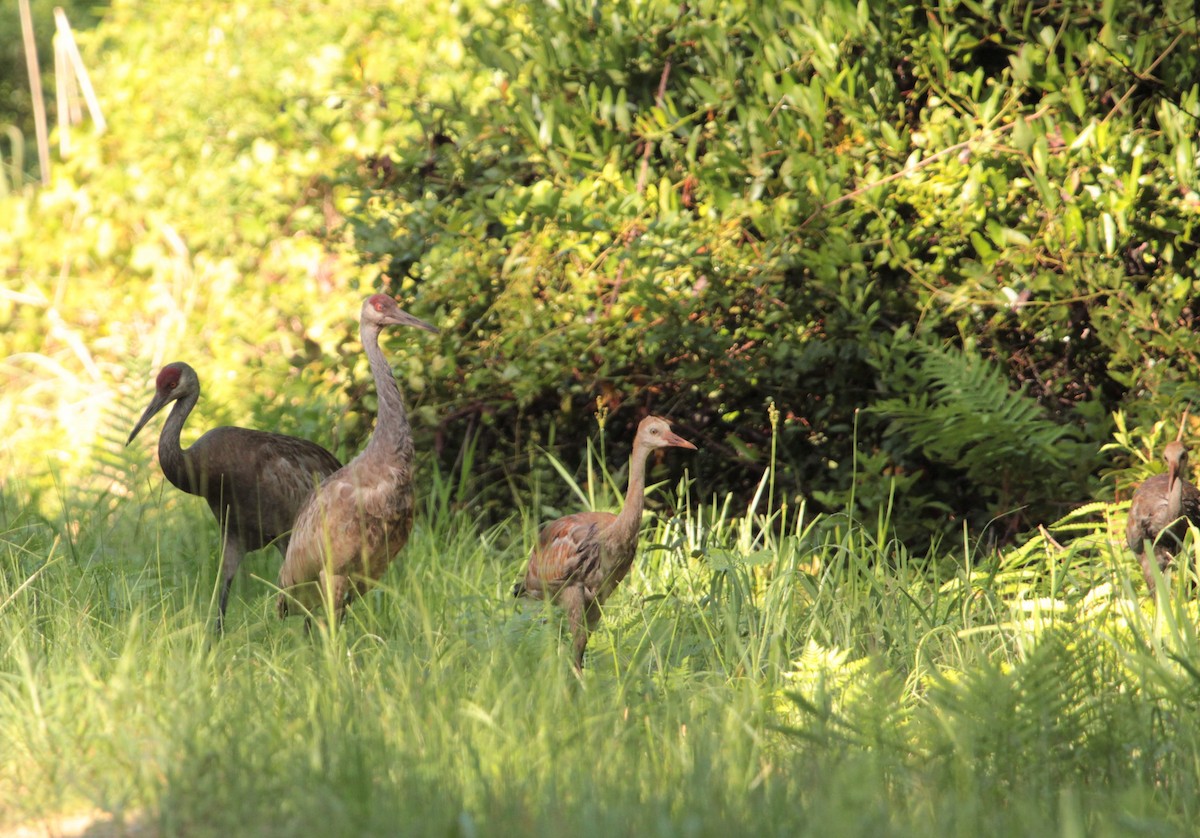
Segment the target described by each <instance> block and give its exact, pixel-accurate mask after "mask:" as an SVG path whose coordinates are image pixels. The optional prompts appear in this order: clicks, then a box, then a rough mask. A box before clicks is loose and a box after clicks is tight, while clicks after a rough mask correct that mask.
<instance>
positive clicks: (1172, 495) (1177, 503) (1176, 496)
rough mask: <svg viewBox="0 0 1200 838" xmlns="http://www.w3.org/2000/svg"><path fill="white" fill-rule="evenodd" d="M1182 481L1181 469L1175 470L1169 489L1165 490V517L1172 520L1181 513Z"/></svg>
mask: <svg viewBox="0 0 1200 838" xmlns="http://www.w3.org/2000/svg"><path fill="white" fill-rule="evenodd" d="M1183 481H1184V476H1183V473H1182V469H1181V470H1180V471H1176V472H1175V479H1174V480H1172V481H1171V486H1170V489H1169V490H1168V492H1167V518H1168V519H1170V520H1174V519H1175V518H1178V517H1179V516H1180V515H1181V514H1182V513H1183Z"/></svg>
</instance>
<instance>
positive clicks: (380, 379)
mask: <svg viewBox="0 0 1200 838" xmlns="http://www.w3.org/2000/svg"><path fill="white" fill-rule="evenodd" d="M359 334H360V336H361V337H362V344H363V349H365V350H366V353H367V361H368V362H369V363H370V365H371V376H372V377H373V378H374V379H375V393H376V397H377V399H378V402H379V410H378V413H377V415H376V417H375V431H374V433H372V434H371V441H370V442H368V443H367V450H383V451H388V452H392V453H394V454H395V455H397V456H399V457H400V458H401V459H402V460H404V461H405V462H408V461H410V460H412V456H413V442H412V432H411V429H410V428H409V424H408V411H407V410H406V409H405V407H404V397H403V396H402V395H400V387H399V386H398V385H397V384H396V377H395V375H393V374H392V366H391V364H389V363H388V360H387V358H385V357H384V355H383V350H382V349H380V348H379V327H378V326H372V325H369V324H363V325H362V327H361V328H360V330H359Z"/></svg>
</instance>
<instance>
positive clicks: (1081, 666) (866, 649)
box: [0, 447, 1200, 835]
mask: <svg viewBox="0 0 1200 838" xmlns="http://www.w3.org/2000/svg"><path fill="white" fill-rule="evenodd" d="M600 452H601V449H600V448H599V447H597V449H596V450H595V452H593V454H592V456H590V457H589V461H588V463H586V464H585V466H584V467H583V468H582V469H581V472H582V474H583V475H584V476H583V478H582V479H581V481H580V484H579V485H578V486H577V488H578V490H579V492H580V495H581V497H586V498H588V499H589V502H591V503H595V504H596V505H599V506H602V507H603V506H609V507H611V506H613V505H615V504H616V503H617V502H618V497H619V494H620V492H621V489H622V488H623V479H624V475H623V472H622V471H621V470H619V469H618V470H613V471H610V470H608V469H607V467H606V465H605V460H604V458H603V457H602V456H601V453H600ZM131 456H133V455H131ZM116 465H117V464H115V463H114V464H111V465H110V466H108V467H107V472H105V473H108V474H109V480H110V482H108V483H106V484H105V485H106V486H107V491H106V492H103V493H99V494H97V493H91V494H88V493H82V492H79V491H70V490H68V489H66V488H63V489H62V492H61V495H60V497H59V499H58V501H59V502H58V506H59V507H60V508H61V509H62V510H63V511H62V512H61V514H60V515H59V516H58V517H54V516H48V517H41V516H39V515H38V514H37V513H35V512H34V511H33V510H34V509H35V508H36V507H35V506H32V505H29V504H25V503H22V502H20V501H18V500H17V499H18V498H22V497H23V495H22V487H21V486H20V485H19V484H13V483H10V484H9V485H8V486H7V487H6V490H5V492H4V493H3V494H0V568H2V570H0V742H2V743H3V747H2V748H0V826H11V825H14V824H22V823H28V822H30V821H41V820H46V819H53V818H55V817H58V816H60V815H63V814H66V813H72V812H77V811H95V810H99V811H100V812H101V813H104V814H103V815H102V816H103V817H112V818H115V819H117V820H118V821H119V822H120V823H123V824H125V825H127V826H133V825H136V826H137V827H139V828H144V829H148V830H150V831H152V832H154V833H160V834H172V835H173V834H180V835H206V834H229V833H233V834H263V835H275V834H278V835H294V834H306V833H309V832H312V831H313V830H314V829H319V830H320V831H321V832H322V833H325V834H344V835H351V834H353V835H359V834H419V835H423V834H431V835H447V834H461V835H482V834H545V835H551V834H553V835H559V834H580V835H610V834H629V835H632V834H637V835H646V834H662V835H680V834H697V835H712V834H788V835H797V834H798V835H808V834H812V835H817V834H820V835H828V834H837V835H889V834H891V835H911V834H938V835H1017V834H1039V835H1044V834H1061V835H1085V834H1087V835H1091V834H1096V835H1106V834H1110V835H1116V834H1130V833H1133V832H1145V833H1147V834H1178V833H1180V832H1186V831H1188V830H1190V829H1191V824H1192V823H1194V821H1195V818H1196V817H1197V815H1200V793H1198V792H1197V789H1200V721H1198V719H1200V714H1198V713H1197V712H1196V711H1197V705H1198V703H1200V654H1198V652H1200V645H1198V643H1197V639H1196V630H1195V623H1196V612H1195V608H1194V606H1193V605H1192V603H1191V601H1190V599H1189V598H1188V595H1187V594H1188V590H1187V587H1186V586H1187V584H1188V583H1189V582H1191V581H1194V577H1195V573H1194V570H1193V568H1194V566H1195V564H1196V560H1195V556H1192V557H1191V559H1190V560H1189V561H1185V562H1182V563H1181V564H1182V565H1183V566H1182V567H1181V568H1180V569H1179V570H1178V571H1177V572H1176V574H1175V578H1174V579H1173V580H1172V584H1171V585H1164V586H1162V591H1163V594H1162V596H1161V597H1160V599H1159V601H1158V602H1157V604H1155V603H1151V602H1147V601H1145V597H1144V595H1143V592H1142V590H1141V583H1140V579H1139V574H1138V572H1137V569H1136V565H1135V564H1134V562H1133V561H1132V559H1131V558H1130V557H1128V556H1127V555H1125V554H1124V552H1123V549H1122V547H1121V546H1120V542H1119V540H1118V539H1116V538H1115V537H1114V533H1116V532H1118V531H1119V520H1118V519H1119V514H1120V513H1119V510H1114V509H1113V508H1111V507H1107V506H1103V505H1096V506H1093V507H1087V508H1083V509H1081V510H1079V511H1078V512H1077V513H1075V514H1073V515H1072V516H1071V517H1069V518H1067V519H1065V520H1064V521H1062V522H1060V523H1059V525H1057V526H1056V527H1055V528H1053V529H1052V530H1050V531H1046V532H1042V533H1038V534H1035V535H1034V536H1033V537H1032V538H1030V539H1029V540H1028V541H1027V542H1026V543H1025V544H1023V545H1022V546H1020V547H1018V548H1015V549H1012V550H1009V551H1006V552H1004V553H999V554H993V553H984V552H982V551H975V552H970V551H968V552H966V553H964V554H962V555H955V556H912V555H909V554H908V553H907V552H906V551H905V550H904V549H903V547H902V546H901V545H900V544H899V543H898V542H897V541H896V540H895V539H893V538H891V537H890V536H889V531H890V525H889V522H888V521H887V520H886V518H884V519H881V520H878V521H875V522H870V523H869V524H868V523H867V522H861V521H856V520H853V519H851V518H849V517H847V516H844V515H815V514H812V513H811V512H810V511H809V510H807V509H806V508H805V507H803V506H800V507H777V506H772V505H771V503H769V502H768V501H769V499H770V492H771V488H770V475H769V473H768V474H767V475H764V480H763V484H762V487H761V491H760V493H759V495H758V496H756V497H755V498H754V499H753V500H752V502H751V503H750V504H748V505H747V507H746V508H734V507H733V505H732V504H731V503H730V502H729V501H726V500H720V499H711V498H699V497H696V496H695V487H694V486H691V485H689V484H688V483H686V482H685V483H684V484H682V485H680V486H678V487H676V488H675V490H674V491H673V492H671V491H667V487H663V486H659V487H657V488H656V489H655V491H654V493H653V499H654V501H655V502H656V505H658V506H660V508H662V509H663V514H659V515H655V516H652V520H651V521H650V522H649V523H648V525H647V527H646V529H645V532H644V542H643V549H642V554H641V556H640V558H639V560H638V562H637V564H636V565H635V569H634V571H633V572H632V573H631V575H630V577H629V579H628V580H627V581H626V584H625V585H624V586H623V587H622V590H621V592H620V593H619V594H618V595H617V596H616V597H614V598H613V599H612V600H611V601H610V603H609V605H608V607H607V608H606V610H605V616H604V621H603V622H602V627H601V629H600V630H599V631H598V632H597V633H596V635H595V636H594V638H593V641H592V643H591V644H590V645H589V649H588V658H587V668H586V670H585V672H584V674H583V677H582V678H577V677H576V676H575V675H574V673H573V671H572V666H571V655H570V647H569V643H567V642H565V638H564V626H563V624H562V620H561V619H560V618H559V615H558V614H557V612H555V611H553V610H546V609H542V608H540V607H536V606H531V605H529V604H528V603H522V604H517V603H514V601H513V600H512V599H511V598H510V597H509V594H508V592H509V589H510V587H511V584H512V582H513V580H514V579H515V578H517V576H518V575H519V573H520V572H521V571H522V569H523V563H524V560H525V556H526V554H527V549H528V547H529V545H530V544H531V543H532V540H533V538H534V534H535V528H536V524H537V519H538V518H539V517H541V516H540V514H532V513H531V512H530V510H528V509H525V510H521V509H517V510H516V511H514V514H513V516H512V518H511V519H510V520H509V521H507V522H505V523H502V524H500V525H498V526H495V527H492V528H490V529H487V530H485V531H480V530H479V529H478V527H477V525H476V522H475V520H474V518H473V517H472V515H471V514H470V513H469V501H470V483H471V470H472V465H473V464H472V463H471V462H470V458H469V456H468V457H467V458H466V459H465V460H464V462H463V463H462V464H461V468H460V471H459V472H458V473H455V474H437V473H433V474H428V475H427V477H426V486H427V489H428V492H427V495H426V506H425V511H424V515H423V516H422V517H421V519H420V521H419V524H418V527H417V529H416V531H415V533H414V536H413V539H412V541H411V542H410V544H409V546H408V547H407V549H406V550H405V553H404V555H403V559H402V561H401V562H399V563H398V565H397V567H396V568H394V569H393V571H392V572H390V573H389V574H388V575H387V577H386V578H385V580H384V583H383V584H382V585H381V586H380V587H379V588H378V589H377V590H375V591H374V592H372V593H371V594H370V595H368V596H367V597H366V598H365V599H364V600H362V601H360V602H358V603H356V604H355V605H354V606H353V607H352V608H351V609H350V611H349V615H348V618H347V621H346V623H345V624H344V625H343V626H342V627H341V628H340V629H339V630H337V631H334V632H329V631H327V630H317V631H315V632H313V634H312V635H311V636H309V635H306V633H305V631H304V629H303V627H302V622H301V621H299V620H292V621H288V622H280V621H278V620H277V619H275V617H274V615H273V610H272V602H273V597H272V593H273V589H272V585H271V582H272V581H273V579H274V574H275V571H276V568H277V564H278V560H277V558H276V557H275V555H274V554H270V553H266V552H264V553H261V554H257V555H255V556H252V557H251V558H250V559H249V560H248V561H247V562H246V565H245V568H244V572H243V575H242V576H241V577H240V578H239V580H238V583H237V586H236V587H235V592H236V596H235V600H234V603H233V605H232V607H231V609H230V614H229V620H228V624H227V634H226V635H225V636H224V637H222V638H220V639H217V638H215V637H214V636H213V635H212V633H211V625H212V618H213V615H214V609H215V588H216V584H217V583H216V578H217V557H216V556H215V554H214V550H215V545H216V542H217V539H216V534H215V526H214V525H213V523H212V521H211V519H210V517H209V515H208V512H207V510H206V509H204V508H203V506H202V504H201V503H200V502H199V501H197V500H196V499H193V498H188V497H185V496H183V495H181V494H180V493H178V492H175V491H174V490H172V489H170V487H166V489H164V488H163V487H162V485H161V480H160V478H159V477H158V475H157V473H156V472H154V471H145V469H149V468H150V467H149V465H148V464H143V465H142V466H140V467H137V468H133V469H131V472H132V473H135V474H139V475H140V476H139V477H138V478H136V479H126V480H125V481H124V482H123V483H119V485H118V484H117V483H115V482H112V481H116V480H117V479H118V476H119V474H118V472H119V470H118V469H117V468H116ZM102 471H103V469H102ZM561 473H562V476H563V477H564V478H565V479H568V480H571V481H574V480H575V479H576V478H575V474H576V473H575V472H574V471H573V470H572V469H570V468H569V467H567V466H565V465H564V466H563V467H562V472H561ZM151 474H152V475H153V477H151V478H149V479H147V475H151ZM671 507H673V508H674V511H675V513H676V514H674V515H671V514H667V513H666V510H667V509H668V508H671Z"/></svg>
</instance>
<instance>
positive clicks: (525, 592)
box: [513, 416, 696, 672]
mask: <svg viewBox="0 0 1200 838" xmlns="http://www.w3.org/2000/svg"><path fill="white" fill-rule="evenodd" d="M669 446H674V447H676V448H691V449H692V450H695V448H696V446H694V445H692V444H691V443H690V442H688V441H687V440H686V439H684V438H683V437H680V436H678V435H676V434H674V433H672V432H671V426H670V424H668V423H667V420H665V419H662V418H660V417H658V416H647V417H646V418H645V419H643V420H642V421H641V423H640V424H639V425H638V429H637V436H636V437H634V440H633V453H632V454H631V455H630V457H629V488H628V489H627V490H626V492H625V505H624V506H623V507H622V508H621V513H620V514H619V515H614V514H612V513H611V512H576V513H575V514H574V515H567V516H566V517H563V518H559V519H558V520H557V521H553V522H551V523H549V524H547V525H546V526H545V527H543V528H542V531H541V533H540V535H539V536H538V543H537V545H536V546H535V547H534V548H533V552H532V553H531V554H530V556H529V568H528V570H526V571H525V580H524V581H523V582H518V583H517V584H516V585H514V586H513V596H515V597H521V596H524V597H528V598H529V599H546V600H550V601H552V602H555V603H557V604H558V605H559V606H561V607H562V608H563V609H564V610H565V611H566V612H567V620H568V623H569V625H570V628H571V636H572V639H573V640H574V642H575V670H576V671H577V672H582V671H583V650H584V648H585V647H586V646H587V641H588V633H589V632H591V631H594V630H595V628H596V625H597V624H598V623H599V622H600V606H601V605H603V604H604V601H605V600H607V599H608V597H609V596H610V595H611V594H612V592H613V591H614V590H615V589H616V587H617V585H619V584H620V582H621V580H622V579H624V578H625V576H626V574H628V573H629V568H630V567H632V566H633V558H634V555H635V554H636V553H637V542H638V532H639V530H640V529H641V524H642V504H643V502H644V500H645V490H646V458H647V457H648V456H649V455H650V452H651V451H653V450H655V449H656V448H666V447H669Z"/></svg>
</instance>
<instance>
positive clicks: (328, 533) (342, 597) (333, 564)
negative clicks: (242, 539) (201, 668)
mask: <svg viewBox="0 0 1200 838" xmlns="http://www.w3.org/2000/svg"><path fill="white" fill-rule="evenodd" d="M385 326H416V327H418V328H420V329H425V330H426V331H429V332H433V333H434V334H437V331H438V330H437V329H435V328H434V327H433V326H431V325H429V324H428V323H426V322H425V321H423V320H418V319H417V318H416V317H413V316H412V315H411V314H409V313H408V312H406V311H403V310H402V309H401V308H400V306H398V305H397V304H396V301H395V300H393V299H392V298H391V297H389V296H388V295H386V294H375V295H374V296H372V297H368V298H367V299H366V301H365V302H363V306H362V314H361V316H360V318H359V334H360V335H361V336H362V344H363V349H365V350H366V353H367V359H368V361H370V364H371V375H372V376H373V377H374V379H375V390H376V392H377V394H378V398H379V411H378V415H377V417H376V420H375V430H374V432H373V433H372V434H371V440H370V442H368V443H367V447H366V448H364V449H363V451H362V452H361V453H360V454H359V455H358V456H357V457H355V458H354V459H353V460H351V461H350V462H349V463H347V464H346V465H345V466H344V467H343V468H342V469H340V470H339V471H337V472H335V473H333V474H332V475H330V476H329V477H328V478H326V479H325V480H324V481H323V482H322V483H321V486H320V487H319V488H318V489H317V491H316V492H315V493H313V495H312V497H310V498H309V500H308V503H306V504H305V505H304V508H303V509H301V510H300V514H299V516H298V517H297V519H296V527H295V529H294V530H293V532H292V539H291V544H289V545H288V551H287V556H286V557H285V558H284V561H283V567H282V568H281V569H280V571H279V587H280V590H281V592H280V594H279V601H278V612H279V616H280V617H281V618H282V617H286V616H287V615H288V613H289V611H291V610H292V609H293V608H294V607H295V606H296V605H299V606H301V607H302V608H303V609H306V610H307V612H308V613H309V614H311V613H313V612H314V611H315V610H316V608H317V606H318V605H319V604H320V603H321V600H322V592H323V591H326V590H328V591H329V592H330V594H331V597H332V599H331V601H332V604H333V608H334V614H333V615H332V617H333V619H334V620H340V619H341V617H342V615H343V613H344V611H345V608H346V606H347V605H348V604H349V603H350V600H351V599H352V598H353V597H354V596H358V595H361V594H363V593H364V592H365V591H366V590H367V589H368V588H369V587H370V586H371V585H372V584H373V583H374V582H375V581H377V580H378V579H379V578H380V577H381V576H383V572H384V571H385V570H387V568H388V565H389V564H391V562H392V559H393V558H394V557H395V556H396V554H397V553H399V552H400V550H401V548H403V547H404V545H405V543H406V542H407V541H408V534H409V532H410V531H411V530H412V525H413V479H412V466H413V463H412V460H413V441H412V431H411V429H410V427H409V424H408V414H407V412H406V411H405V409H404V398H403V397H402V396H401V395H400V388H399V387H397V386H396V379H395V377H394V376H393V375H392V368H391V367H390V366H389V365H388V362H387V359H386V358H384V356H383V352H382V351H381V350H380V348H379V333H380V331H381V330H382V329H383V327H385Z"/></svg>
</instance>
